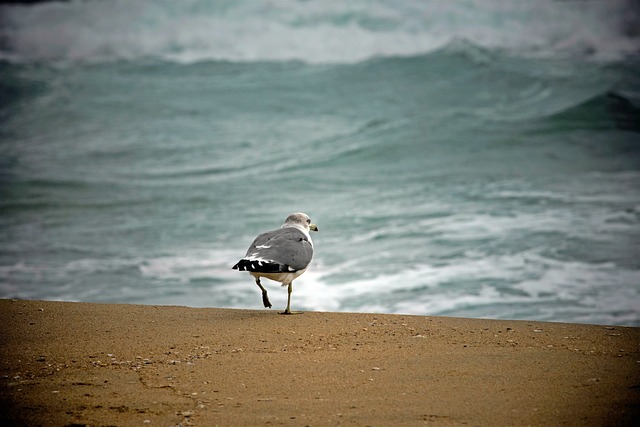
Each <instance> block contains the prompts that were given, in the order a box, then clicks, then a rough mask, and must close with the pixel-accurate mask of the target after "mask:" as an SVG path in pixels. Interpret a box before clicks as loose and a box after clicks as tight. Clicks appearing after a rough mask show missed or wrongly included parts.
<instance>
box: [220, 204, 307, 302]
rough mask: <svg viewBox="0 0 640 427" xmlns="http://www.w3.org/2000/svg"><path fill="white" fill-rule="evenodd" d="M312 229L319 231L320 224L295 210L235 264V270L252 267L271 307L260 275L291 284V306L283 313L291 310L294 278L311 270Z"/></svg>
mask: <svg viewBox="0 0 640 427" xmlns="http://www.w3.org/2000/svg"><path fill="white" fill-rule="evenodd" d="M309 231H318V226H317V225H315V224H312V223H311V219H310V218H309V216H308V215H307V214H304V213H292V214H291V215H289V216H288V217H287V219H286V220H285V221H284V224H282V227H280V228H279V229H277V230H272V231H267V232H266V233H262V234H260V235H259V236H258V237H256V238H255V240H254V241H253V243H251V246H249V249H248V250H247V254H246V255H245V256H244V258H242V259H241V260H240V261H238V262H237V263H236V265H234V266H233V269H234V270H238V271H248V272H249V273H251V275H252V276H253V277H254V278H255V279H256V284H257V285H258V287H259V288H260V290H261V291H262V304H264V306H265V307H266V308H271V302H270V301H269V296H268V295H267V290H266V289H265V288H264V287H263V286H262V284H261V283H260V278H261V277H264V278H266V279H271V280H274V281H276V282H280V283H281V284H282V286H287V288H288V297H287V308H286V309H285V310H284V312H282V313H280V314H293V313H292V312H291V291H292V285H293V280H294V279H295V278H297V277H298V276H300V275H301V274H302V273H304V272H305V271H307V267H308V266H309V263H310V262H311V258H313V242H312V241H311V236H310V235H309Z"/></svg>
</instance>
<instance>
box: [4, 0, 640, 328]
mask: <svg viewBox="0 0 640 427" xmlns="http://www.w3.org/2000/svg"><path fill="white" fill-rule="evenodd" d="M634 5H635V3H631V2H623V1H612V2H543V1H541V2H535V5H532V4H529V2H514V1H477V2H476V1H468V2H416V3H413V2H406V1H375V2H349V3H347V2H310V1H308V2H303V1H300V2H296V1H291V2H260V1H255V2H250V1H246V2H220V1H218V2H205V1H190V2H168V1H167V2H162V1H156V2H145V1H138V2H135V6H133V5H131V4H130V2H124V1H122V2H121V1H110V2H97V1H96V2H91V1H89V2H67V3H46V4H39V5H35V6H2V7H1V8H0V10H1V11H2V14H1V16H2V20H1V21H0V22H1V24H2V25H1V27H0V28H1V30H0V36H1V37H0V40H2V43H1V44H0V46H1V48H2V50H1V52H0V58H1V60H0V96H1V99H2V100H3V101H2V107H1V109H0V297H2V298H26V299H47V300H66V301H97V302H121V303H122V302H124V303H140V304H180V305H188V306H205V307H239V308H255V309H259V308H262V307H261V296H260V292H259V290H258V288H257V287H256V286H255V284H254V283H253V279H252V278H251V277H250V276H248V275H247V274H241V273H239V272H237V271H233V270H231V266H232V265H233V264H234V263H235V262H236V261H237V260H238V259H239V258H240V257H242V256H243V255H244V253H245V251H246V248H247V247H248V245H249V243H251V241H252V239H253V238H254V237H255V235H256V234H257V233H259V232H262V231H266V230H270V229H273V228H277V227H279V226H280V224H281V223H282V221H283V220H284V218H285V217H286V216H287V215H288V214H289V213H291V212H297V211H303V212H306V213H308V214H309V215H310V216H311V218H312V219H313V221H314V222H316V223H317V224H318V226H319V227H320V232H319V233H317V234H314V235H313V238H314V245H315V250H316V255H315V258H314V261H313V263H312V264H311V267H310V269H309V270H308V271H307V272H306V273H305V274H304V275H303V276H301V277H300V278H299V279H297V281H296V282H295V284H294V293H293V299H292V306H293V308H294V309H296V310H331V311H372V312H385V313H410V314H424V315H451V316H468V317H486V318H501V319H537V320H550V321H570V322H588V323H603V324H623V325H635V326H639V325H640V245H639V243H640V227H639V225H640V191H638V190H639V189H640V133H639V130H640V119H639V117H640V115H639V109H640V104H639V99H640V74H639V73H638V70H639V69H640V68H639V65H640V56H639V55H638V52H639V50H638V46H639V44H638V37H637V34H635V33H634V32H633V31H632V28H634V25H633V24H634V23H635V22H634V21H633V20H634V19H636V18H638V16H639V15H638V13H636V12H637V11H638V9H637V8H635V7H634ZM269 288H270V289H271V290H270V297H271V301H272V303H274V307H275V308H284V306H285V305H286V290H284V289H279V287H278V286H277V284H273V283H271V284H270V286H269Z"/></svg>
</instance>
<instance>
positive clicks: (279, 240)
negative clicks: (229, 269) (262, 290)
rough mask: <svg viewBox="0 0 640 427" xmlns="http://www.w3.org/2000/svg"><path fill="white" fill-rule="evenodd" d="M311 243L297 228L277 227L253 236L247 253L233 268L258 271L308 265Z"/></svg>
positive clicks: (279, 270) (310, 256) (284, 270)
mask: <svg viewBox="0 0 640 427" xmlns="http://www.w3.org/2000/svg"><path fill="white" fill-rule="evenodd" d="M312 258H313V246H312V245H311V242H309V239H308V238H307V236H306V235H305V234H304V233H303V232H301V231H300V230H298V229H296V228H290V227H287V228H279V229H277V230H273V231H268V232H266V233H263V234H261V235H259V236H258V237H256V238H255V240H254V241H253V243H251V246H249V249H248V250H247V254H246V255H245V257H244V258H243V259H241V260H240V261H239V262H238V263H237V264H236V265H235V266H234V267H233V268H235V269H238V270H241V271H253V272H261V273H275V272H293V271H298V270H303V269H305V268H307V266H308V265H309V263H310V262H311V259H312Z"/></svg>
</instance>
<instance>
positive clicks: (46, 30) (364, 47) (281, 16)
mask: <svg viewBox="0 0 640 427" xmlns="http://www.w3.org/2000/svg"><path fill="white" fill-rule="evenodd" d="M632 5H635V3H632V2H629V1H627V0H615V1H608V2H595V4H594V2H577V3H574V2H554V1H537V2H533V3H530V2H518V3H514V2H509V1H507V2H505V1H502V0H491V1H487V0H475V1H473V2H465V3H464V4H461V3H454V2H415V3H413V2H406V1H398V0H377V1H372V2H307V1H297V2H286V3H285V2H282V3H279V2H275V3H274V2H266V1H204V0H193V1H182V2H174V1H158V0H155V1H143V0H140V1H137V2H135V3H131V2H128V1H124V0H113V1H109V2H64V3H58V2H55V3H45V4H38V5H32V6H2V9H1V11H2V13H1V14H0V15H1V16H3V20H2V25H1V29H0V40H1V41H2V43H1V45H2V48H1V49H0V53H1V54H2V56H3V57H4V58H5V59H13V60H19V61H56V62H104V61H120V60H135V59H139V58H149V57H151V58H156V59H161V60H168V61H175V62H180V63H193V62H199V61H210V60H225V61H291V60H299V61H304V62H308V63H355V62H360V61H363V60H366V59H370V58H372V57H380V56H412V55H419V54H424V53H428V52H431V51H433V50H434V49H438V48H440V47H442V46H443V45H446V44H448V43H451V42H453V41H456V40H472V41H473V42H474V43H476V44H477V45H479V46H481V47H485V48H491V49H507V50H510V51H515V52H519V53H522V52H525V53H526V52H528V53H537V54H539V53H543V54H552V55H556V54H558V52H560V53H563V54H566V53H569V54H577V55H594V54H595V55H600V56H611V55H613V56H619V55H621V54H622V55H623V54H627V53H630V52H637V42H638V35H637V34H635V33H634V32H630V31H628V29H629V28H633V25H632V24H633V23H630V22H629V21H630V20H635V21H637V20H639V18H638V16H639V15H640V14H638V13H635V14H633V13H629V9H630V8H632ZM635 9H637V8H635ZM635 12H638V11H637V10H635ZM634 17H635V18H634Z"/></svg>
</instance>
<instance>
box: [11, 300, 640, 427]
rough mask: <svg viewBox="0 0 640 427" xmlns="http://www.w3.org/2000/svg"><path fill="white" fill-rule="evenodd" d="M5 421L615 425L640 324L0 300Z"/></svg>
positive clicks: (631, 380)
mask: <svg viewBox="0 0 640 427" xmlns="http://www.w3.org/2000/svg"><path fill="white" fill-rule="evenodd" d="M0 321H1V322H2V333H1V335H0V359H1V360H0V371H1V372H0V405H1V406H2V407H1V408H0V411H1V415H0V424H1V425H3V426H4V425H29V426H36V425H43V426H72V425H91V426H112V425H115V426H175V425H178V424H181V425H183V426H186V425H195V426H215V425H220V426H232V425H233V426H235V425H240V426H242V425H247V426H256V425H271V426H273V425H292V426H307V425H308V426H324V425H354V426H365V425H370V426H389V425H394V426H395V425H406V426H417V425H434V426H440V425H441V426H458V425H465V426H506V425H509V426H525V425H527V426H528V425H532V426H548V425H570V426H613V425H616V426H618V425H636V424H637V423H638V420H640V418H639V417H640V354H639V345H640V328H628V327H618V326H616V327H608V326H599V325H576V324H562V323H544V322H530V321H495V320H478V319H460V318H447V317H421V316H404V315H381V314H352V313H322V312H306V313H302V314H298V315H292V316H282V315H279V314H278V312H277V311H274V310H230V309H213V308H211V309H202V308H198V309H196V308H186V307H167V306H160V307H159V306H139V305H114V304H88V303H66V302H43V301H15V300H0Z"/></svg>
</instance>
